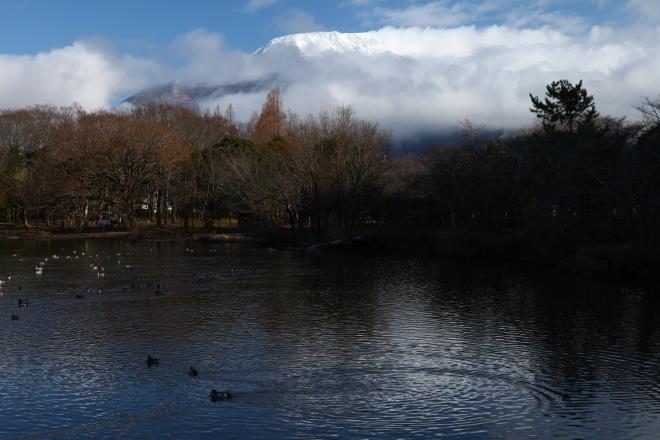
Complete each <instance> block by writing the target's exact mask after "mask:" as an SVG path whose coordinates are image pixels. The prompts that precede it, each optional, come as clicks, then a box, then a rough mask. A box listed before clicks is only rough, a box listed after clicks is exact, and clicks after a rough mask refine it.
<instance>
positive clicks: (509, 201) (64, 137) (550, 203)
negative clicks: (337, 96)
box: [0, 80, 660, 241]
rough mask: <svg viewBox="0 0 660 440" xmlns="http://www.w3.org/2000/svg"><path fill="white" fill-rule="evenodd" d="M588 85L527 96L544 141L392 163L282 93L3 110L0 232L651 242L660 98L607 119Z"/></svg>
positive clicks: (468, 147) (528, 138) (372, 130)
mask: <svg viewBox="0 0 660 440" xmlns="http://www.w3.org/2000/svg"><path fill="white" fill-rule="evenodd" d="M594 101H595V100H594V98H593V97H592V96H590V95H589V94H588V93H587V91H586V89H585V88H584V87H583V85H582V83H581V82H579V83H577V84H572V83H570V82H568V81H565V80H561V81H557V82H553V83H552V84H550V85H548V86H547V89H546V96H544V97H536V96H530V110H531V111H532V112H533V113H534V114H535V115H536V116H537V117H538V120H539V124H538V126H537V127H535V128H532V129H527V130H521V131H520V132H518V133H516V134H515V135H512V136H508V137H505V138H497V139H489V138H487V137H485V136H484V135H483V134H482V132H481V130H480V128H479V127H478V126H476V125H475V124H473V123H470V122H469V121H466V122H465V123H464V124H463V136H462V138H461V139H460V140H458V141H456V142H455V143H453V144H451V145H435V146H429V147H428V148H427V149H426V150H425V151H423V152H422V153H420V154H414V155H406V156H398V157H393V156H391V155H390V151H389V148H390V139H389V135H388V133H386V132H384V131H383V130H381V129H380V128H379V127H378V125H377V124H375V123H372V122H369V121H365V120H362V119H360V118H358V117H357V116H356V115H355V114H354V113H353V111H352V110H351V109H350V108H348V107H338V108H335V109H333V110H331V111H326V112H322V113H320V114H319V115H318V116H309V117H300V116H299V115H296V114H294V113H291V112H287V111H285V110H284V104H283V102H282V98H281V94H280V91H279V90H278V89H274V90H272V91H271V92H270V94H269V95H268V98H267V100H266V102H265V103H264V104H263V107H262V108H261V111H260V112H257V113H255V114H254V116H253V118H252V119H251V120H250V121H249V122H248V123H242V124H240V123H237V122H236V121H235V117H234V115H233V110H232V108H231V106H230V107H229V108H228V109H227V111H226V113H225V114H224V115H221V114H218V113H217V112H216V113H214V114H210V113H206V114H198V113H196V112H194V111H192V110H189V109H186V108H182V107H171V106H166V105H146V106H140V107H136V108H134V109H132V110H130V111H125V112H111V111H96V112H87V111H85V110H83V109H82V108H80V107H78V106H72V107H67V108H54V107H47V106H36V107H30V108H25V109H18V110H6V111H2V112H0V216H2V217H0V220H2V219H4V221H5V222H6V223H12V224H16V225H25V226H34V225H36V224H40V225H51V226H54V227H55V226H61V227H75V228H80V229H85V228H94V227H98V226H99V224H100V221H101V219H103V218H106V219H109V220H111V221H112V222H113V225H114V227H125V228H129V229H130V228H135V227H136V225H137V223H138V222H141V221H147V220H149V221H150V222H151V223H153V224H158V225H179V226H181V227H183V228H187V229H190V228H192V227H196V228H202V227H206V228H212V227H213V225H214V221H215V220H217V219H222V218H241V219H249V223H250V225H251V227H252V228H255V229H264V230H265V229H269V228H285V229H287V230H290V233H291V235H292V237H294V238H295V239H298V240H301V239H302V240H306V241H311V240H314V241H329V240H334V239H341V238H347V237H351V236H353V235H355V234H357V233H360V232H361V231H364V230H365V229H368V228H372V229H374V230H378V229H380V230H406V229H407V230H457V231H472V232H479V233H480V232H484V233H498V232H507V231H519V230H524V231H527V232H528V233H530V234H536V235H538V236H543V237H547V238H552V237H557V236H560V235H561V236H563V237H581V238H586V239H591V240H603V239H616V240H652V239H657V238H658V232H659V231H660V228H659V220H660V99H653V98H649V99H646V100H643V101H641V102H640V103H639V105H638V107H637V108H638V110H639V112H640V118H639V122H631V121H627V120H625V119H623V118H615V117H610V116H604V115H599V114H598V112H597V110H596V105H595V102H594Z"/></svg>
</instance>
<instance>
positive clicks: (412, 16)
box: [373, 1, 474, 26]
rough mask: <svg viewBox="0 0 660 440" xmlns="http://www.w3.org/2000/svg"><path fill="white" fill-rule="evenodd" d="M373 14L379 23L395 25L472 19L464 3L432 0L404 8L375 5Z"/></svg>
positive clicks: (455, 21)
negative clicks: (431, 0)
mask: <svg viewBox="0 0 660 440" xmlns="http://www.w3.org/2000/svg"><path fill="white" fill-rule="evenodd" d="M373 15H374V16H375V17H376V18H377V20H378V21H379V22H381V23H386V24H392V25H396V26H455V25H458V24H463V23H466V22H468V21H470V20H473V19H474V15H473V14H472V13H470V12H469V11H468V10H467V7H466V5H465V4H464V3H454V4H449V3H448V2H447V1H433V2H429V3H425V4H422V5H417V4H413V5H410V6H408V7H405V8H400V9H392V8H386V7H376V8H375V9H374V10H373Z"/></svg>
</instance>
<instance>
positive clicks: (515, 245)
mask: <svg viewBox="0 0 660 440" xmlns="http://www.w3.org/2000/svg"><path fill="white" fill-rule="evenodd" d="M279 238H280V239H279V240H278V239H276V237H275V236H273V235H268V236H264V235H260V234H257V233H253V234H250V233H242V232H238V231H226V230H225V231H207V232H202V231H200V232H192V233H191V232H190V231H184V230H183V229H180V228H174V227H157V226H144V225H143V226H141V227H138V228H136V229H135V230H121V231H99V230H89V231H85V232H80V231H76V230H72V229H66V228H65V229H62V228H38V229H37V228H4V229H0V240H21V239H23V240H54V241H62V240H128V241H175V242H176V241H181V242H207V243H245V244H252V245H257V246H262V247H264V248H275V249H279V250H290V251H294V252H304V253H351V254H363V255H417V256H422V257H428V258H439V259H451V260H462V261H466V262H469V261H475V262H476V261H479V262H488V261H510V262H512V263H520V264H530V265H532V266H534V267H539V268H545V269H546V270H548V271H554V272H557V273H558V274H571V275H576V276H580V277H588V278H595V279H612V280H626V281H642V282H656V281H658V280H659V279H660V274H658V273H657V270H654V268H657V267H660V249H659V248H658V247H657V246H653V245H651V244H649V243H645V242H641V241H637V242H633V241H620V242H603V243H597V242H595V243H582V244H579V243H567V242H559V241H551V240H538V239H536V240H535V239H534V238H532V237H530V236H529V235H528V234H525V233H523V232H510V233H498V234H471V233H467V232H424V233H410V232H408V233H405V232H404V233H401V232H399V233H397V232H380V233H372V234H365V235H361V236H355V237H353V238H349V239H345V240H335V241H332V242H325V243H313V244H309V243H307V244H302V245H301V244H295V243H291V242H290V240H286V239H284V240H282V237H279Z"/></svg>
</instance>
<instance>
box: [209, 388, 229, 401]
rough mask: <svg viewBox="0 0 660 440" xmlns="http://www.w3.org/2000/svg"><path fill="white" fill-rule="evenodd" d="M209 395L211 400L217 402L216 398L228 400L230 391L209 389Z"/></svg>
mask: <svg viewBox="0 0 660 440" xmlns="http://www.w3.org/2000/svg"><path fill="white" fill-rule="evenodd" d="M209 396H210V397H211V400H212V401H213V402H217V401H218V400H229V399H231V393H230V392H229V391H218V390H211V393H210V394H209Z"/></svg>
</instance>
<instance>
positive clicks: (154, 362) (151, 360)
mask: <svg viewBox="0 0 660 440" xmlns="http://www.w3.org/2000/svg"><path fill="white" fill-rule="evenodd" d="M159 362H160V361H159V360H158V359H157V358H155V357H153V356H151V355H148V356H147V365H148V366H150V367H151V366H152V365H158V364H159Z"/></svg>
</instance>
